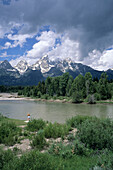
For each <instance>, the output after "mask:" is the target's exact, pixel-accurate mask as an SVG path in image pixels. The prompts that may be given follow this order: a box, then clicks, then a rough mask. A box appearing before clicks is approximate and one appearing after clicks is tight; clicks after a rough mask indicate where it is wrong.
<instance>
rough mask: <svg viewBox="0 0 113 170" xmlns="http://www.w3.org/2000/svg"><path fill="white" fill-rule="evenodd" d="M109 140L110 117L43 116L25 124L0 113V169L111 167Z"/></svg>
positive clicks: (112, 150)
mask: <svg viewBox="0 0 113 170" xmlns="http://www.w3.org/2000/svg"><path fill="white" fill-rule="evenodd" d="M112 143H113V122H112V121H111V120H109V119H98V118H96V117H88V116H84V117H83V116H76V117H73V118H71V119H69V120H67V122H66V123H64V124H58V123H53V124H52V123H50V122H46V121H43V120H42V119H38V120H31V121H30V122H29V123H27V124H25V122H24V121H20V120H13V119H9V118H5V117H3V116H2V115H1V116H0V144H1V147H0V169H4V170H6V169H7V170H9V169H12V170H16V169H18V170H21V169H24V170H28V169H31V170H34V169H43V170H46V169H47V170H50V169H51V170H54V169H56V170H63V169H67V170H73V169H75V170H88V169H91V170H95V169H101V170H107V169H113V145H112ZM27 145H28V146H27ZM25 148H26V149H25ZM9 149H10V150H9Z"/></svg>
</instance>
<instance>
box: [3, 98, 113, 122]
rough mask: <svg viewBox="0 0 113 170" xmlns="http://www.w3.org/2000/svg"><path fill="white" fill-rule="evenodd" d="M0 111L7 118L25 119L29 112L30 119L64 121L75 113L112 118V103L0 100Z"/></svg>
mask: <svg viewBox="0 0 113 170" xmlns="http://www.w3.org/2000/svg"><path fill="white" fill-rule="evenodd" d="M0 113H2V114H3V115H5V116H7V117H9V118H13V119H21V120H26V119H27V114H28V113H30V114H31V118H32V119H33V118H36V119H39V118H42V119H44V120H48V121H51V122H58V123H64V122H65V121H66V119H69V118H71V117H72V116H76V115H89V116H97V117H100V118H112V119H113V105H112V104H96V105H89V104H70V103H55V102H53V103H52V102H42V101H29V100H28V101H24V100H22V101H21V100H9V101H0Z"/></svg>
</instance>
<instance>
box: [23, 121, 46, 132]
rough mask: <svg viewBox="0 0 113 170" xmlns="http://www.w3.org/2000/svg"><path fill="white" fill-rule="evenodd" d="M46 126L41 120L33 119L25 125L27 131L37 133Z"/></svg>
mask: <svg viewBox="0 0 113 170" xmlns="http://www.w3.org/2000/svg"><path fill="white" fill-rule="evenodd" d="M45 126H46V122H45V121H44V120H42V119H38V120H36V119H33V120H31V121H29V122H28V123H27V127H26V128H27V130H30V131H38V130H40V129H43V128H44V127H45Z"/></svg>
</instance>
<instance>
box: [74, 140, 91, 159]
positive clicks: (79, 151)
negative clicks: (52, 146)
mask: <svg viewBox="0 0 113 170" xmlns="http://www.w3.org/2000/svg"><path fill="white" fill-rule="evenodd" d="M72 152H73V154H76V155H81V156H83V155H85V156H89V155H90V154H91V153H92V150H90V149H88V148H87V147H86V146H85V145H84V144H83V143H81V142H80V141H79V140H78V139H76V140H75V141H74V143H73V145H72Z"/></svg>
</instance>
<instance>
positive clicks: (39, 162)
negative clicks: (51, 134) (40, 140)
mask: <svg viewBox="0 0 113 170" xmlns="http://www.w3.org/2000/svg"><path fill="white" fill-rule="evenodd" d="M57 167H59V165H58V164H56V163H55V158H53V157H51V156H50V155H48V154H46V153H45V154H42V153H40V152H39V151H36V150H34V151H31V152H29V153H26V154H23V155H22V156H21V157H20V158H15V160H14V161H12V162H9V163H8V164H6V165H4V167H3V169H4V170H10V169H12V170H17V169H18V170H53V169H57Z"/></svg>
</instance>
